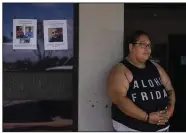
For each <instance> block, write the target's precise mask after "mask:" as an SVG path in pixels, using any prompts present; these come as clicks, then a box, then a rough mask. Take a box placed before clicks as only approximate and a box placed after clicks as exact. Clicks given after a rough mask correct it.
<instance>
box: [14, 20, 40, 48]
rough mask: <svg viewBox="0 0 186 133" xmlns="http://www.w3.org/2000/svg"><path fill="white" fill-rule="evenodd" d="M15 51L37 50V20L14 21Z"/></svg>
mask: <svg viewBox="0 0 186 133" xmlns="http://www.w3.org/2000/svg"><path fill="white" fill-rule="evenodd" d="M13 49H37V20H35V19H13Z"/></svg>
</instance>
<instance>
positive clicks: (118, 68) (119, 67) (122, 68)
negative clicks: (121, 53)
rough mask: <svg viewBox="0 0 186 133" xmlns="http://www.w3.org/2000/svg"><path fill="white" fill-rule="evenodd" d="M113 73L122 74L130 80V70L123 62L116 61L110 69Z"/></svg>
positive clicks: (131, 77)
mask: <svg viewBox="0 0 186 133" xmlns="http://www.w3.org/2000/svg"><path fill="white" fill-rule="evenodd" d="M112 72H113V74H114V75H115V74H123V75H125V77H126V78H127V79H128V81H129V82H131V81H132V79H133V75H132V72H131V71H130V70H129V69H128V68H127V67H126V65H125V64H123V63H121V62H119V63H117V64H116V65H115V66H114V67H113V69H112Z"/></svg>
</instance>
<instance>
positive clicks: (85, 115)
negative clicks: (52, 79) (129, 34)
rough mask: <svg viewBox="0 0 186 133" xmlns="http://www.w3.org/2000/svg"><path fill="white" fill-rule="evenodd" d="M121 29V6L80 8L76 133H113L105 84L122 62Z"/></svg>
mask: <svg viewBox="0 0 186 133" xmlns="http://www.w3.org/2000/svg"><path fill="white" fill-rule="evenodd" d="M123 29H124V4H80V5H79V87H78V88H79V103H78V106H79V111H78V112H79V114H78V123H79V125H78V130H79V131H112V123H111V116H110V115H111V113H110V104H111V103H110V100H109V98H108V97H107V94H106V88H105V83H106V82H105V81H106V77H107V75H108V72H109V71H110V69H111V67H112V66H113V65H114V64H115V63H117V62H119V61H120V60H121V59H122V56H123ZM107 104H108V105H109V106H108V108H106V105H107ZM92 105H94V107H92Z"/></svg>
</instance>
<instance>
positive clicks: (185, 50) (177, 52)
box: [168, 34, 186, 131]
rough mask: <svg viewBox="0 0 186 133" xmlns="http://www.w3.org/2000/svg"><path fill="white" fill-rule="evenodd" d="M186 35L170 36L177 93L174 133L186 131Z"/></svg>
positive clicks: (171, 57)
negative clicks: (175, 132)
mask: <svg viewBox="0 0 186 133" xmlns="http://www.w3.org/2000/svg"><path fill="white" fill-rule="evenodd" d="M185 38H186V34H185V35H169V37H168V39H169V74H170V78H171V80H172V84H173V87H174V89H175V93H176V104H175V112H174V116H173V118H172V121H171V122H172V124H171V126H172V127H171V130H172V131H186V126H185V124H184V123H185V122H184V120H185V119H186V114H185V112H186V106H185V105H186V103H185V101H186V45H185V44H184V43H185Z"/></svg>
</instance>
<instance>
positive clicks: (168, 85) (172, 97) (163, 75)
mask: <svg viewBox="0 0 186 133" xmlns="http://www.w3.org/2000/svg"><path fill="white" fill-rule="evenodd" d="M153 63H154V64H155V66H156V67H157V69H158V71H159V73H160V78H161V82H162V84H163V85H164V87H165V88H166V90H167V91H168V93H169V98H170V108H171V109H172V110H173V111H174V106H175V102H176V97H175V92H174V88H173V86H172V84H171V80H170V78H169V76H168V75H167V73H166V72H165V70H164V69H163V68H162V67H161V66H160V65H159V64H157V63H155V62H153Z"/></svg>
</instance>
